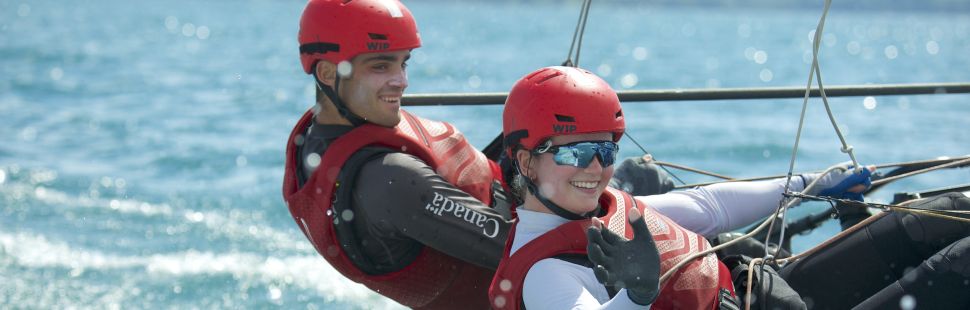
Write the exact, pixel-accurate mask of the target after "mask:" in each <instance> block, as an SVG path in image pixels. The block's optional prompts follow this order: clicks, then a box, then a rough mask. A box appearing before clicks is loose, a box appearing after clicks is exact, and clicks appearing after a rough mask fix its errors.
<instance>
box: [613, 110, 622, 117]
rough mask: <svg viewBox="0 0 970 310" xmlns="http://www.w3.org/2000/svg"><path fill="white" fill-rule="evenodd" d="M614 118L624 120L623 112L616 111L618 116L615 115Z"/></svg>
mask: <svg viewBox="0 0 970 310" xmlns="http://www.w3.org/2000/svg"><path fill="white" fill-rule="evenodd" d="M614 117H616V118H623V110H619V111H616V115H614Z"/></svg>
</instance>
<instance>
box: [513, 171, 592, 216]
mask: <svg viewBox="0 0 970 310" xmlns="http://www.w3.org/2000/svg"><path fill="white" fill-rule="evenodd" d="M525 186H526V187H527V188H528V189H529V192H530V193H532V195H533V196H536V199H538V200H539V202H541V203H542V205H544V206H546V208H547V209H549V211H552V213H555V214H556V215H558V216H559V217H561V218H564V219H567V220H570V221H575V220H582V219H588V218H592V217H593V216H595V215H596V214H597V213H599V207H597V208H596V210H593V211H590V212H589V213H586V214H583V215H579V214H576V213H573V212H571V211H569V210H566V209H563V208H562V207H560V206H559V205H557V204H556V203H555V202H552V201H550V200H549V199H546V197H545V196H543V195H542V194H540V193H539V188H538V187H536V184H535V183H533V182H532V180H529V178H525Z"/></svg>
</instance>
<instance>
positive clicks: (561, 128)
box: [552, 124, 576, 134]
mask: <svg viewBox="0 0 970 310" xmlns="http://www.w3.org/2000/svg"><path fill="white" fill-rule="evenodd" d="M573 131H576V125H567V124H561V125H560V124H552V132H555V133H559V134H563V133H571V132H573Z"/></svg>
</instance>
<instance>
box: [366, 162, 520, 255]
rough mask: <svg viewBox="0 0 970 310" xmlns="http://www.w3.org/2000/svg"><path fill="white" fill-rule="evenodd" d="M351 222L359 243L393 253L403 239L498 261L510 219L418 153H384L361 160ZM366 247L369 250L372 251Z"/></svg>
mask: <svg viewBox="0 0 970 310" xmlns="http://www.w3.org/2000/svg"><path fill="white" fill-rule="evenodd" d="M355 186H356V188H355V190H354V199H355V201H354V211H355V217H361V218H359V219H358V221H359V222H357V223H355V225H357V226H358V227H359V229H358V234H361V233H363V234H364V235H365V236H359V237H361V238H362V239H363V240H369V241H370V242H378V243H381V244H380V245H379V246H375V245H373V244H372V245H371V246H368V245H365V248H368V247H369V248H371V249H374V251H376V252H378V253H380V254H377V253H370V254H377V255H383V256H385V257H384V258H387V259H391V260H393V259H395V258H396V257H397V256H399V255H400V254H401V253H400V252H402V251H405V250H406V248H407V246H401V245H402V244H407V243H409V242H414V241H416V242H418V243H420V244H423V245H426V246H430V247H431V248H434V249H436V250H438V251H441V252H443V253H445V254H448V255H450V256H453V257H456V258H459V259H461V260H464V261H467V262H470V263H473V264H476V265H479V266H483V267H487V268H490V269H495V268H497V267H498V263H499V260H500V259H501V256H502V251H503V249H504V247H505V239H506V238H507V237H508V232H509V228H510V227H511V220H510V219H507V218H503V217H502V216H501V215H500V213H499V212H496V211H495V210H493V209H492V208H490V207H488V206H486V205H485V204H483V203H482V202H481V201H478V200H477V199H475V198H474V197H472V196H471V195H469V194H468V193H465V192H463V191H461V190H460V189H458V188H456V187H455V186H454V185H452V184H450V183H448V182H447V181H445V180H444V179H443V178H442V177H441V176H439V175H438V174H436V173H435V172H434V170H433V169H432V168H431V167H430V166H428V165H427V164H425V163H424V162H422V161H421V160H419V159H418V158H416V157H414V156H412V155H408V154H403V153H388V154H385V155H383V156H379V157H377V158H375V159H373V160H370V161H369V162H367V163H365V164H364V165H363V167H361V169H360V173H359V175H358V177H357V181H356V182H355ZM374 251H372V252H374Z"/></svg>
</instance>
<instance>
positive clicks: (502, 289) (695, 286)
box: [488, 188, 734, 309]
mask: <svg viewBox="0 0 970 310" xmlns="http://www.w3.org/2000/svg"><path fill="white" fill-rule="evenodd" d="M633 199H634V198H633V196H630V194H627V193H625V192H622V191H619V190H615V189H612V188H607V190H606V191H605V192H604V193H603V196H602V197H600V204H601V205H602V206H603V207H605V208H606V209H607V213H606V215H605V216H603V217H601V218H600V219H601V220H602V221H603V223H604V225H606V227H609V229H610V230H612V231H613V232H615V233H617V234H618V235H621V236H626V237H627V238H628V239H632V238H633V228H632V227H630V224H629V223H628V222H627V219H626V218H627V211H628V210H630V208H632V207H633V205H634V204H633ZM617 206H619V207H617ZM636 207H637V208H638V209H640V211H641V213H642V214H643V216H644V218H645V220H646V221H647V227H648V228H649V229H650V232H651V233H652V234H653V240H654V242H656V244H657V250H659V251H660V273H661V274H663V273H664V272H666V271H667V270H669V269H670V268H671V267H673V266H674V265H675V264H677V263H678V262H680V261H681V260H683V259H684V258H686V257H687V256H688V255H691V254H694V253H698V252H701V251H704V250H706V249H708V248H710V244H709V243H708V242H707V239H704V237H703V236H700V235H698V234H696V233H693V232H691V231H689V230H687V229H684V228H683V227H680V225H678V224H677V223H674V222H673V221H672V220H670V219H669V218H667V217H666V216H664V215H662V214H660V213H657V212H656V211H655V210H653V209H652V208H647V207H644V203H642V202H638V203H637V204H636ZM589 225H590V220H579V221H570V222H568V223H565V224H562V225H560V226H559V227H556V228H555V229H553V230H550V231H549V232H547V233H545V234H543V235H542V236H539V237H538V238H536V239H535V240H532V241H530V242H529V243H527V244H526V245H524V246H522V248H520V249H519V250H518V251H515V255H512V257H509V250H510V249H511V246H512V242H513V240H514V239H515V226H513V227H512V231H511V232H510V233H509V239H508V241H507V242H506V246H505V255H504V256H503V259H502V262H501V263H500V264H499V266H498V270H497V271H496V272H495V278H493V279H492V285H491V287H489V290H488V295H489V298H490V299H491V300H492V306H493V307H494V308H495V309H519V308H520V306H521V305H522V284H523V282H524V281H525V275H526V273H528V272H529V269H530V268H532V265H534V264H535V263H536V262H538V261H540V260H543V259H546V258H550V257H554V256H557V255H561V254H583V255H585V254H586V244H587V239H586V228H588V227H589ZM722 288H724V289H727V290H729V291H730V292H731V294H732V295H733V294H734V285H733V284H732V283H731V273H730V272H729V271H728V269H727V267H726V266H724V264H723V263H721V262H720V261H718V260H717V257H716V256H715V255H714V254H710V255H707V256H705V257H704V258H700V259H697V260H695V261H694V262H692V263H690V264H688V265H686V266H684V267H682V268H681V269H680V270H678V271H677V273H675V274H674V275H673V276H672V277H671V278H670V279H669V280H667V283H666V284H665V285H664V287H663V288H661V290H660V296H659V297H657V300H656V301H654V303H653V305H652V306H651V309H716V308H717V307H718V306H719V304H718V298H719V291H720V289H722Z"/></svg>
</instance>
